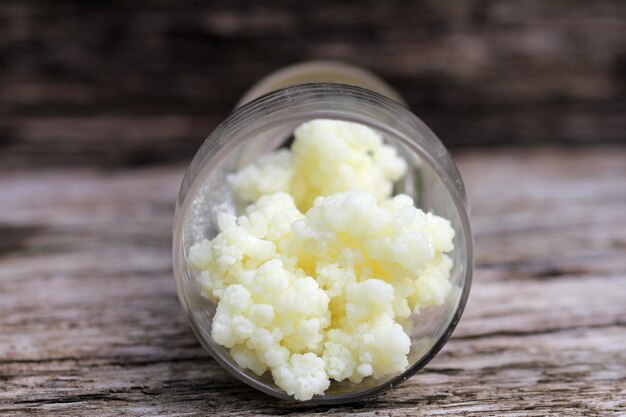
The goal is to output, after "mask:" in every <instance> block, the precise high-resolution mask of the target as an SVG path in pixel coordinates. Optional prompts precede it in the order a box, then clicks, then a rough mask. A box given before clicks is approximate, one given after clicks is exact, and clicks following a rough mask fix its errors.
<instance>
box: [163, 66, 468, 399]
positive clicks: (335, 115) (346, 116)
mask: <svg viewBox="0 0 626 417" xmlns="http://www.w3.org/2000/svg"><path fill="white" fill-rule="evenodd" d="M329 65H330V66H329ZM329 68H330V69H329ZM324 70H326V72H324ZM310 80H314V81H319V80H321V81H333V80H340V81H342V82H344V83H350V84H356V85H361V86H363V87H366V88H367V89H366V88H362V87H357V86H355V85H348V84H337V83H325V82H324V83H312V84H297V85H291V84H293V83H294V82H303V81H310ZM288 85H290V86H288ZM280 87H285V88H280ZM275 88H279V89H278V90H275V91H272V90H274V89H275ZM372 90H376V91H378V92H379V93H382V94H384V95H387V96H391V97H395V98H396V99H398V100H401V99H399V95H398V94H397V93H396V92H395V91H394V90H393V89H391V87H389V86H388V85H386V84H385V83H384V82H382V81H381V80H380V79H378V78H377V77H376V76H374V75H373V74H371V73H368V72H366V71H363V70H360V69H357V68H355V67H351V66H347V65H343V64H334V63H309V64H304V65H303V64H301V65H299V66H296V67H292V68H288V69H286V70H283V71H282V72H279V73H277V74H275V75H272V76H270V77H268V78H267V79H265V80H263V81H261V82H260V83H259V84H257V85H256V86H254V87H253V88H252V89H251V90H250V91H249V92H248V93H247V94H246V95H245V96H244V98H243V99H242V101H241V103H242V104H243V103H245V104H243V105H242V106H241V107H239V108H237V109H236V110H235V111H234V112H233V113H232V114H231V115H230V116H229V117H228V118H227V119H226V120H225V121H224V122H222V123H221V124H220V125H219V126H218V127H217V128H216V129H215V131H214V132H213V133H212V134H211V135H210V136H209V137H208V138H207V140H206V141H205V142H204V144H203V145H202V146H201V148H200V149H199V150H198V152H197V154H196V155H195V157H194V159H193V161H192V162H191V165H190V166H189V169H188V170H187V173H186V174H185V177H184V179H183V182H182V185H181V188H180V193H179V196H178V201H177V205H176V215H175V217H176V218H175V225H174V241H173V264H174V276H175V279H176V288H177V292H178V297H179V299H180V303H181V305H182V307H183V309H184V310H185V313H186V314H187V316H188V318H189V321H190V323H191V326H192V328H193V330H194V332H195V333H196V335H197V337H198V339H199V340H200V342H201V343H202V345H203V346H204V347H205V348H206V349H207V350H208V351H209V352H210V353H211V355H212V356H213V358H214V359H215V360H216V361H217V362H218V363H219V364H220V365H222V366H223V367H224V368H225V369H227V370H228V371H229V372H230V373H231V374H232V375H234V376H235V377H237V378H239V379H240V380H242V381H243V382H245V383H246V384H248V385H250V386H252V387H254V388H256V389H258V390H260V391H262V392H265V393H267V394H270V395H273V396H275V397H278V398H282V399H288V400H289V399H292V397H290V396H289V395H287V394H286V393H285V392H284V391H282V390H281V389H280V388H278V387H276V385H274V383H273V380H272V378H271V375H269V372H266V373H265V374H264V375H263V376H261V377H259V376H257V375H256V374H254V373H253V372H251V371H249V370H244V369H241V368H240V367H239V366H238V365H237V364H236V363H235V361H234V360H233V359H232V357H231V356H230V354H229V351H228V349H226V348H224V347H222V346H219V345H217V344H216V343H215V342H214V341H213V340H212V338H211V322H212V319H213V315H214V314H215V310H216V307H217V306H216V304H215V303H214V302H212V301H210V300H208V299H206V298H204V297H202V296H201V295H200V290H199V287H198V285H197V284H196V281H195V274H194V273H193V271H191V270H190V269H189V267H188V264H187V255H188V252H189V248H190V247H191V246H192V245H193V244H195V243H197V242H200V241H201V240H202V239H204V238H207V239H209V240H210V239H212V238H214V237H215V236H216V235H217V233H218V232H219V231H218V227H217V217H218V214H219V213H221V212H229V213H232V214H237V213H238V212H240V211H241V207H238V205H237V202H236V200H235V197H234V195H233V192H232V190H231V188H230V186H229V183H228V181H227V180H226V176H227V174H229V173H231V172H233V171H235V170H238V169H241V168H242V167H244V166H246V165H247V164H249V163H250V162H252V161H254V160H256V159H257V158H258V157H259V156H260V155H261V154H264V153H266V152H270V151H272V150H274V149H276V148H278V147H280V146H282V145H284V144H285V142H287V141H288V140H289V138H290V135H291V134H292V132H293V130H294V128H295V127H297V126H298V125H300V124H301V123H303V122H306V121H309V120H312V119H338V120H345V121H351V122H356V123H361V124H363V125H366V126H368V127H370V128H373V129H375V130H377V131H378V132H380V133H381V134H382V135H383V137H384V139H385V142H386V143H388V144H391V145H394V146H395V147H396V148H397V149H398V151H399V153H400V154H401V155H402V156H403V157H404V158H405V159H406V160H407V162H408V165H409V169H408V171H407V175H406V176H405V178H404V179H402V180H400V181H399V182H398V183H396V184H395V188H394V194H398V193H404V194H408V195H409V196H411V197H412V198H413V200H414V201H415V204H416V206H417V207H419V208H421V209H423V210H424V211H432V212H434V213H435V214H437V215H440V216H443V217H445V218H447V219H448V220H450V221H451V224H452V227H453V228H454V230H455V238H454V250H453V251H452V252H451V253H450V254H449V255H450V257H451V258H452V260H453V262H454V267H453V270H452V273H451V276H450V282H451V283H452V284H453V285H452V288H453V289H452V291H451V292H450V294H449V295H448V297H447V298H446V301H445V303H444V304H443V305H441V306H437V307H429V308H425V309H423V310H422V311H421V312H420V314H417V315H414V317H412V319H413V326H412V329H411V331H410V334H409V336H410V338H411V350H410V352H409V355H408V360H409V367H408V368H407V369H406V370H405V371H404V372H402V373H401V374H398V375H390V376H388V377H383V378H381V379H378V380H375V379H373V378H371V377H370V378H366V379H365V380H363V382H362V383H360V384H353V383H351V382H348V381H343V382H335V381H333V382H332V383H331V386H330V388H329V389H328V390H327V391H326V393H325V395H323V396H316V397H314V398H313V399H312V400H310V401H309V403H313V404H339V403H345V402H351V401H356V400H361V399H363V398H366V397H368V396H371V395H373V394H375V393H377V392H380V391H381V390H383V389H386V388H389V387H391V386H393V385H396V384H398V383H400V382H402V381H404V380H406V379H407V378H409V377H410V376H411V375H413V374H414V373H415V372H417V371H418V370H420V369H421V368H423V367H424V366H425V365H426V364H427V363H428V362H429V361H430V360H431V359H432V358H433V357H434V356H435V355H436V354H437V352H438V351H439V350H440V349H441V348H442V346H443V345H444V344H445V343H446V341H447V340H448V338H449V337H450V334H451V333H452V331H453V330H454V328H455V326H456V324H457V323H458V321H459V319H460V317H461V314H462V312H463V308H464V306H465V303H466V301H467V297H468V295H469V290H470V286H471V278H472V271H473V252H472V250H473V249H472V235H471V230H470V224H469V218H468V204H467V198H466V194H465V189H464V186H463V181H462V180H461V176H460V174H459V171H458V170H457V168H456V166H455V165H454V162H453V161H452V159H451V157H450V155H449V153H448V152H447V150H446V149H445V147H444V146H443V144H442V143H441V141H440V140H439V139H438V138H437V137H436V136H435V134H434V133H433V132H432V131H431V130H430V129H429V128H428V127H427V126H426V125H425V124H424V123H423V122H422V121H421V120H419V119H418V118H417V117H416V116H415V115H413V114H412V113H411V112H410V111H409V110H408V109H407V108H406V107H404V106H403V105H401V104H399V103H398V102H397V101H394V100H392V99H390V98H388V97H385V96H384V95H382V94H379V93H377V92H374V91H372ZM269 91H271V92H269ZM266 92H267V94H265V95H261V94H264V93H266ZM259 95H261V96H260V97H258V96H259Z"/></svg>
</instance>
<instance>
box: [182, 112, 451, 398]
mask: <svg viewBox="0 0 626 417" xmlns="http://www.w3.org/2000/svg"><path fill="white" fill-rule="evenodd" d="M405 170H406V163H405V162H404V160H402V159H401V158H400V157H399V156H398V155H397V154H396V152H395V150H394V149H393V148H391V147H389V146H388V145H385V144H383V142H382V139H381V138H380V136H379V135H378V134H377V133H376V132H375V131H373V130H371V129H369V128H367V127H365V126H362V125H358V124H354V123H348V122H340V121H330V120H314V121H311V122H308V123H305V124H303V125H301V126H300V127H299V128H297V129H296V131H295V141H294V144H293V146H292V150H291V152H290V151H286V150H284V151H278V152H275V153H273V154H270V155H268V156H266V157H264V158H262V159H260V160H259V161H258V162H257V163H255V164H254V165H250V166H248V167H246V168H244V169H243V170H242V171H240V172H238V173H237V174H235V175H234V176H232V177H231V179H230V180H231V182H232V184H233V187H234V189H235V191H236V192H237V193H238V196H239V198H241V199H243V200H250V201H254V203H253V204H251V205H249V206H248V207H247V209H246V213H245V214H244V215H242V216H240V217H235V216H233V215H230V214H222V215H220V217H219V220H218V223H219V228H220V231H221V232H220V233H219V234H218V235H217V236H216V237H215V238H214V239H213V240H212V241H208V240H204V241H202V242H200V243H198V244H196V245H194V246H193V247H191V249H190V252H189V258H188V261H189V263H190V265H191V266H192V267H193V268H194V269H195V270H196V271H198V282H199V284H200V287H201V289H202V293H203V295H204V296H205V297H207V298H209V299H211V300H213V301H215V302H216V303H218V307H217V312H216V314H215V317H214V319H213V324H212V331H211V335H212V337H213V339H214V341H215V342H216V343H218V344H219V345H222V346H225V347H227V348H229V349H230V353H231V355H232V357H233V359H234V360H235V361H236V362H237V363H238V364H239V366H241V367H242V368H246V369H250V370H251V371H252V372H254V373H256V374H257V375H262V374H263V373H265V372H270V373H271V375H272V377H273V379H274V382H275V383H276V385H277V386H278V387H280V388H281V389H283V390H284V391H285V392H287V393H288V394H289V395H292V396H294V398H295V399H297V400H302V401H306V400H309V399H311V398H312V397H313V396H314V395H323V393H324V391H325V390H326V389H327V388H328V387H329V385H330V381H331V380H335V381H343V380H346V379H347V380H350V381H352V382H353V383H359V382H361V381H362V380H363V378H365V377H372V378H380V377H382V376H385V375H389V374H396V373H399V372H402V371H403V370H404V369H406V367H407V366H408V360H407V354H408V353H409V349H410V345H411V341H410V338H409V336H408V335H407V334H406V332H405V330H404V328H403V324H407V320H409V316H410V315H411V313H412V312H414V313H418V312H419V309H420V308H424V307H427V306H432V305H441V304H442V303H443V302H444V300H445V297H446V296H447V294H448V292H449V291H450V287H451V284H450V282H449V275H450V270H451V268H452V261H451V259H450V258H449V257H448V256H447V255H446V253H448V252H450V251H451V250H452V249H453V243H452V241H453V238H454V230H453V229H452V227H451V226H450V222H449V221H447V220H445V219H443V218H441V217H438V216H436V215H433V214H431V213H424V212H423V211H422V210H420V209H418V208H416V207H415V206H414V204H413V201H412V199H411V198H410V197H408V196H406V195H398V196H395V197H393V198H391V197H390V195H391V191H392V183H393V181H395V180H397V179H399V178H400V177H401V176H402V175H404V172H405Z"/></svg>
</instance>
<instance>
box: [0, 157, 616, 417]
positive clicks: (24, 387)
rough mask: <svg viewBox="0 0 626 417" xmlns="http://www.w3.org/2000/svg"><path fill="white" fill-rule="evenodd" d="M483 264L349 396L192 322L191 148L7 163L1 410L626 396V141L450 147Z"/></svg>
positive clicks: (471, 403)
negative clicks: (81, 162)
mask: <svg viewBox="0 0 626 417" xmlns="http://www.w3.org/2000/svg"><path fill="white" fill-rule="evenodd" d="M457 156H458V162H459V165H460V168H461V170H462V172H463V174H464V178H465V179H466V182H467V186H468V191H469V195H470V198H471V201H472V203H473V204H472V206H473V212H472V217H473V224H474V228H475V232H476V248H477V270H476V274H475V282H474V286H473V289H472V294H471V297H470V301H469V303H468V306H467V309H466V312H465V314H464V317H463V319H462V321H461V324H460V326H459V328H458V329H457V331H456V332H455V334H454V335H453V338H452V339H451V340H450V341H449V342H448V344H447V345H446V346H445V347H444V349H443V350H442V352H441V353H440V354H439V355H438V356H437V358H435V360H433V362H432V363H431V364H430V365H429V366H428V367H427V368H426V369H425V370H424V371H423V372H421V373H419V374H418V375H416V376H415V377H413V378H411V379H410V380H409V381H407V382H405V383H404V384H402V385H400V386H398V387H397V388H395V389H392V390H390V391H388V392H386V393H383V394H382V395H380V396H378V397H376V398H374V399H371V400H370V401H365V402H361V403H357V404H353V405H349V406H343V407H326V408H324V407H314V408H311V407H302V406H298V405H294V404H291V403H285V402H280V401H277V400H274V399H272V398H270V397H267V396H265V395H263V394H260V393H258V392H255V391H254V390H252V389H250V388H248V387H246V386H244V385H243V384H241V383H239V382H238V381H237V380H236V379H234V378H233V377H231V376H230V375H229V374H228V373H227V372H225V371H224V370H222V369H221V368H220V367H219V366H218V365H217V364H216V363H215V362H214V361H213V360H212V359H211V358H210V357H209V356H208V354H206V353H205V352H204V351H203V349H202V348H201V347H200V346H199V344H198V342H197V341H196V340H195V337H194V336H193V334H192V333H191V331H190V330H189V328H188V326H187V324H186V323H185V320H184V317H183V314H182V311H181V309H180V307H179V305H178V301H177V299H176V295H175V289H174V284H173V280H172V278H171V272H170V268H171V264H170V258H169V251H170V235H171V220H172V218H171V217H172V212H173V206H174V203H173V202H174V198H175V195H176V192H177V188H178V185H179V181H180V179H181V177H182V174H183V172H184V170H183V167H182V166H178V165H177V166H170V167H160V168H153V169H135V170H118V171H110V172H106V171H89V170H75V171H41V172H27V171H20V172H14V173H11V174H6V175H3V176H2V177H0V206H1V207H2V210H0V413H7V414H9V415H12V414H25V413H37V414H42V413H46V414H49V415H67V414H72V415H90V416H92V415H98V416H116V415H121V414H133V415H157V414H158V415H207V414H210V415H251V414H266V415H277V414H278V415H286V414H294V415H298V414H308V413H309V412H314V413H316V414H322V415H341V414H344V413H347V412H351V413H354V414H357V415H362V416H374V415H390V416H404V415H408V414H410V415H466V416H472V415H476V416H479V415H480V416H482V415H499V416H503V415H506V416H539V415H568V416H576V415H580V416H583V415H584V416H594V415H607V416H608V415H616V414H617V415H620V414H626V400H625V398H626V365H625V364H626V351H625V350H624V349H623V346H624V345H626V331H625V328H626V290H625V289H626V257H625V256H624V252H625V251H624V249H625V248H626V183H625V182H624V181H623V178H625V177H626V164H625V163H624V162H625V161H626V150H625V149H623V148H599V149H595V150H593V149H589V150H558V151H557V150H555V149H545V148H544V149H538V150H537V149H535V150H530V149H528V150H524V151H521V150H518V149H512V150H500V151H496V150H494V151H480V152H479V151H466V152H462V153H458V155H457Z"/></svg>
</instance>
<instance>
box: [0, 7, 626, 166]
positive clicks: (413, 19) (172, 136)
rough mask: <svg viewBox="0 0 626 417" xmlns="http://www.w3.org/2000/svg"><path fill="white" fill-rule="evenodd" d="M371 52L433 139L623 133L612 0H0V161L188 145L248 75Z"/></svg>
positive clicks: (140, 158)
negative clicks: (197, 0)
mask: <svg viewBox="0 0 626 417" xmlns="http://www.w3.org/2000/svg"><path fill="white" fill-rule="evenodd" d="M307 59H340V60H346V61H348V62H352V63H355V64H357V65H361V66H363V67H366V68H370V69H372V70H373V71H375V72H376V73H378V74H380V75H381V76H382V77H384V78H385V79H387V80H388V81H389V82H390V83H391V84H392V85H393V86H394V87H396V88H397V89H398V90H399V91H401V92H402V94H403V95H404V96H405V97H406V99H407V102H408V103H409V104H410V106H411V107H412V108H413V109H414V111H415V113H416V114H417V115H418V116H419V117H421V118H422V119H424V121H425V122H426V123H427V124H428V125H429V126H431V127H432V128H433V130H434V131H435V132H436V133H437V134H438V135H439V136H440V137H441V138H442V140H443V141H444V142H445V143H446V145H448V146H467V145H470V146H471V145H477V144H480V145H492V144H496V145H502V144H505V145H506V144H528V143H535V144H546V143H566V144H596V143H605V144H606V143H625V142H626V134H625V132H626V118H624V114H626V99H625V97H626V78H625V77H626V2H624V1H619V0H596V1H587V0H569V1H565V0H553V1H549V2H542V1H535V2H532V1H524V0H497V1H494V0H462V1H455V2H454V4H452V3H450V2H442V1H376V0H369V1H341V2H338V1H332V0H319V1H312V2H302V1H300V2H288V1H273V2H258V1H256V0H238V1H232V0H217V1H210V2H185V3H184V4H181V3H180V2H176V1H169V0H159V1H145V0H141V1H133V2H104V1H103V2H80V1H68V0H61V1H55V2H48V1H42V0H40V1H37V0H3V1H2V2H1V3H0V169H15V168H16V167H20V166H22V165H23V164H24V163H25V162H26V163H29V164H30V165H33V166H38V167H44V168H50V167H59V166H83V167H93V166H100V167H120V166H126V167H127V166H137V165H146V164H155V163H158V162H162V161H164V160H168V161H182V160H187V159H189V158H190V157H191V156H192V155H193V153H194V152H195V150H196V149H197V147H198V146H199V144H200V143H201V141H202V140H203V139H204V138H205V137H206V136H208V134H209V133H210V131H211V130H212V129H213V128H214V127H215V126H216V124H217V123H218V122H219V121H220V120H221V119H222V118H223V117H224V116H225V115H226V114H227V113H228V112H229V111H230V109H231V108H232V106H233V105H234V104H235V103H236V102H237V99H238V98H239V97H240V96H241V95H242V94H243V93H244V91H245V90H246V89H247V88H248V87H249V86H250V85H251V84H252V83H253V82H254V81H256V80H258V79H260V77H262V76H264V75H267V74H268V73H270V72H272V71H274V70H276V69H278V68H281V67H283V66H285V65H288V64H291V63H294V62H298V61H302V60H307Z"/></svg>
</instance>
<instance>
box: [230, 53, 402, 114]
mask: <svg viewBox="0 0 626 417" xmlns="http://www.w3.org/2000/svg"><path fill="white" fill-rule="evenodd" d="M318 82H323V83H328V82H331V83H339V84H348V85H353V86H357V87H361V88H365V89H367V90H370V91H374V92H376V93H378V94H381V95H383V96H385V97H387V98H390V99H392V100H394V101H396V102H398V103H400V104H402V105H404V106H406V102H405V101H404V99H403V98H402V96H401V95H400V93H398V92H397V91H396V90H395V89H394V88H393V87H391V86H390V85H389V84H387V83H386V82H385V81H384V80H383V79H382V78H380V77H378V76H377V75H376V74H374V73H372V72H370V71H368V70H366V69H363V68H360V67H356V66H353V65H349V64H345V63H342V62H336V61H306V62H302V63H299V64H295V65H291V66H288V67H285V68H282V69H280V70H278V71H275V72H273V73H271V74H269V75H268V76H266V77H264V78H262V79H261V80H260V81H258V82H257V83H255V84H254V85H253V86H252V87H251V88H250V89H249V90H248V91H247V92H246V93H245V94H244V95H243V97H242V98H241V99H240V100H239V102H238V103H237V105H236V108H238V107H241V106H243V105H244V104H246V103H248V102H250V101H252V100H254V99H256V98H258V97H260V96H262V95H264V94H267V93H270V92H272V91H275V90H278V89H280V88H285V87H291V86H294V85H298V84H308V83H318Z"/></svg>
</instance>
